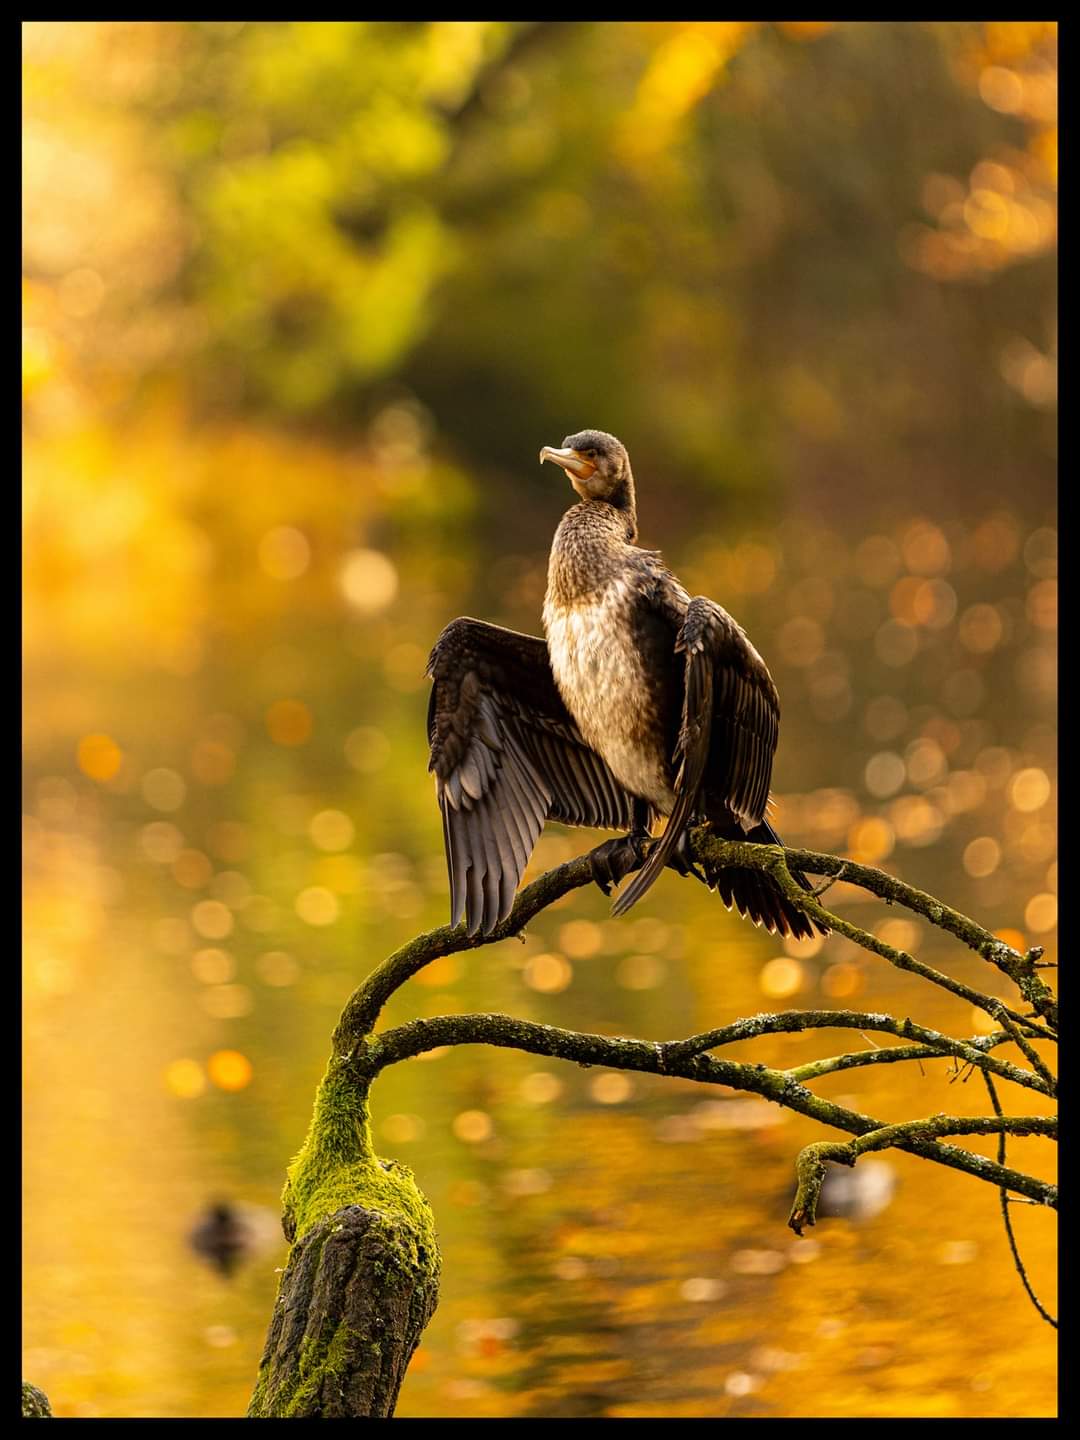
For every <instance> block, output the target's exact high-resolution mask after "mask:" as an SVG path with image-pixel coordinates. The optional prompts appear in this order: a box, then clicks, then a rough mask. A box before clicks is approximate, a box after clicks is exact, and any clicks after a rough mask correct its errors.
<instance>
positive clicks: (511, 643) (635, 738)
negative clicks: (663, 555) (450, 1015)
mask: <svg viewBox="0 0 1080 1440" xmlns="http://www.w3.org/2000/svg"><path fill="white" fill-rule="evenodd" d="M545 460H552V461H554V462H555V464H556V465H560V466H561V467H562V468H563V469H564V470H565V471H566V473H567V475H568V476H569V478H570V483H571V485H572V486H573V487H574V489H575V491H576V492H577V494H578V495H579V496H580V499H579V501H578V503H577V504H576V505H573V506H572V507H571V508H570V509H569V510H568V511H567V512H566V514H565V515H564V516H563V518H562V521H561V523H560V524H559V527H558V529H557V530H556V531H555V539H554V541H553V543H552V547H551V559H550V562H549V565H548V586H547V596H546V598H545V600H544V630H545V633H546V636H547V640H546V642H545V641H544V640H540V639H538V638H536V637H534V636H532V635H520V634H518V633H517V632H516V631H513V630H505V629H503V628H502V627H501V626H498V625H489V624H486V623H485V622H484V621H482V620H473V619H469V618H468V617H463V618H461V619H458V620H453V621H451V623H450V624H449V625H448V626H447V627H446V629H445V630H444V631H443V632H442V634H441V635H440V636H439V638H438V640H437V641H436V642H435V648H434V649H433V650H432V652H431V658H430V660H429V661H428V674H429V675H430V676H431V677H432V679H433V681H434V684H433V686H432V691H431V700H430V704H429V707H428V739H429V741H430V743H431V761H430V765H429V769H431V770H433V771H434V772H435V789H436V794H437V796H438V801H439V808H440V810H441V811H442V817H443V837H444V841H445V845H446V861H447V868H448V870H449V875H450V905H451V920H450V923H451V925H457V924H458V923H459V922H460V920H461V918H462V915H464V917H465V921H466V928H467V932H468V934H470V935H476V934H478V933H482V934H485V935H488V934H490V933H491V932H492V931H493V930H494V929H495V927H496V926H497V925H498V924H500V923H501V922H502V921H503V920H505V919H506V917H507V916H508V915H509V913H510V910H511V907H512V905H513V903H514V894H515V891H516V890H517V887H518V884H519V882H520V880H521V876H522V874H523V873H524V870H525V867H526V865H527V864H528V860H529V856H530V854H531V853H532V850H533V847H534V845H535V844H536V841H537V839H538V837H539V835H540V832H541V830H542V829H543V827H544V822H545V821H546V820H548V819H551V820H559V821H561V822H562V823H563V824H566V825H590V826H596V827H597V828H600V829H612V830H625V831H627V832H628V833H627V835H625V836H624V837H622V838H621V839H617V840H612V841H609V842H608V844H607V845H604V846H601V847H600V848H599V850H598V851H597V852H595V854H594V859H593V874H594V877H595V879H596V881H597V883H598V884H599V885H600V887H601V889H602V890H604V892H605V893H609V892H610V887H611V886H612V885H613V884H615V883H617V882H618V881H619V880H621V879H622V878H623V876H625V875H626V874H627V873H629V871H631V870H633V869H635V868H637V867H641V868H640V869H639V873H638V874H637V875H636V876H635V877H634V879H633V880H632V881H631V882H630V884H629V885H628V886H627V888H626V890H625V891H624V892H623V893H622V894H621V895H620V896H619V898H618V899H617V900H616V902H615V904H614V906H613V910H612V913H613V914H616V915H621V914H623V913H624V912H625V911H627V910H629V908H630V907H631V905H633V904H634V903H635V902H636V901H638V900H640V898H641V897H642V895H644V893H645V891H646V890H648V888H649V887H650V885H652V884H653V882H654V881H655V879H656V877H657V876H658V875H659V873H660V871H661V870H662V869H663V868H664V867H665V866H666V865H671V866H672V867H673V868H674V869H676V870H678V871H679V872H680V873H682V874H690V873H693V874H694V875H696V876H697V877H698V878H699V879H702V880H704V881H705V882H706V883H707V884H708V885H710V887H712V888H714V889H716V890H717V891H719V893H720V895H721V897H722V898H723V900H724V903H725V904H726V905H727V906H728V907H729V908H730V907H731V906H732V905H734V906H735V907H736V908H737V909H738V911H739V913H740V914H741V915H744V916H746V917H748V918H749V919H750V920H752V921H754V923H755V924H758V925H763V926H765V928H766V929H768V930H770V931H772V932H774V933H776V934H779V935H786V936H795V937H800V938H801V937H807V936H810V935H812V934H813V933H814V927H813V926H812V925H811V922H810V920H809V919H808V917H807V916H806V915H804V914H803V913H802V911H800V910H799V909H798V908H797V907H796V906H795V905H793V904H792V903H791V901H789V900H788V899H787V897H786V896H785V895H783V893H782V892H781V891H780V889H779V888H778V887H777V886H776V885H775V884H774V882H773V881H772V879H771V878H770V877H769V876H768V875H765V874H764V873H762V872H760V871H756V870H747V869H735V868H726V869H719V870H715V871H712V872H711V873H709V874H707V875H706V874H704V873H703V872H702V871H701V870H700V869H699V868H698V867H697V866H696V865H695V864H694V863H693V860H692V858H691V855H690V852H689V847H688V843H687V835H688V831H689V829H690V827H691V825H693V824H696V823H698V822H699V821H701V820H708V821H709V822H710V823H711V827H712V829H713V831H714V833H715V834H717V835H719V836H720V837H722V838H724V839H737V840H750V841H755V842H758V843H761V844H768V845H777V844H779V843H780V839H779V836H778V835H777V834H776V832H775V830H773V828H772V826H771V825H770V824H769V822H768V820H767V819H766V814H765V812H766V807H767V805H768V802H769V781H770V777H771V774H772V762H773V754H774V752H775V750H776V741H777V734H778V729H779V720H780V703H779V697H778V696H777V693H776V686H775V685H774V684H773V681H772V677H771V676H770V674H769V671H768V669H767V667H766V665H765V662H764V660H762V658H761V656H760V655H759V654H758V652H757V651H756V650H755V649H754V647H753V645H752V644H751V643H750V641H749V640H748V639H747V637H746V635H745V633H744V632H743V630H742V628H741V627H740V626H739V625H738V624H737V623H736V621H735V620H733V619H732V617H731V616H730V615H729V614H728V613H727V611H726V610H724V609H723V608H722V607H721V606H719V605H717V604H716V603H715V601H713V600H708V599H706V598H705V597H704V596H702V595H698V596H695V597H694V598H693V599H691V597H690V596H689V595H688V594H687V592H686V590H685V589H684V588H683V587H682V585H680V584H679V581H678V580H677V579H676V578H675V576H674V575H673V574H672V573H671V571H670V570H668V569H667V567H666V566H665V565H664V564H663V563H662V561H661V559H660V555H659V552H657V551H655V550H643V549H641V548H640V547H639V546H638V545H637V543H636V541H637V515H636V509H635V499H634V478H633V474H632V472H631V469H630V457H629V456H628V455H627V453H626V449H625V447H624V446H623V445H622V444H621V442H620V441H618V440H616V438H615V436H614V435H608V434H606V433H605V432H604V431H602V430H582V431H581V432H580V433H579V434H577V435H569V436H567V438H566V439H565V440H564V441H563V443H562V446H561V447H560V448H558V449H556V448H553V447H552V446H549V445H545V446H544V448H543V449H542V450H541V451H540V461H541V464H543V462H544V461H545ZM659 815H666V816H668V817H669V818H668V824H667V828H666V830H665V831H664V833H663V835H662V836H661V838H660V839H659V840H658V841H653V840H652V838H651V828H652V825H653V823H654V820H655V819H656V817H657V816H659ZM646 856H647V858H646ZM643 862H644V863H643ZM796 878H797V879H798V881H799V883H800V884H801V885H802V886H804V888H806V889H807V890H809V888H810V886H809V883H808V882H807V881H806V879H805V877H804V876H802V875H797V876H796Z"/></svg>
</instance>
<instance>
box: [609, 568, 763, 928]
mask: <svg viewBox="0 0 1080 1440" xmlns="http://www.w3.org/2000/svg"><path fill="white" fill-rule="evenodd" d="M675 649H676V650H677V651H681V652H682V653H683V655H684V656H685V685H684V690H683V710H682V724H681V727H680V730H679V739H678V744H677V746H676V749H675V757H674V758H675V763H676V765H677V766H678V773H677V774H676V777H675V804H674V806H673V807H672V811H671V816H670V818H669V820H668V824H667V829H666V830H665V831H664V834H663V835H662V836H661V838H660V841H659V843H658V844H657V845H656V846H655V847H654V849H653V851H652V853H651V854H650V855H649V858H648V860H647V861H646V862H645V865H644V867H643V868H642V869H641V870H640V871H639V872H638V873H637V874H636V875H635V876H634V878H633V880H632V881H631V882H630V884H629V885H628V886H627V887H626V889H625V890H624V891H623V893H622V894H621V895H620V896H619V898H618V900H617V901H616V902H615V904H614V906H613V907H612V914H613V915H621V914H623V913H624V912H625V911H627V910H629V909H630V906H631V905H633V904H634V903H635V902H636V901H637V900H640V899H641V897H642V895H644V894H645V892H646V890H648V888H649V886H650V885H652V883H653V881H654V880H655V879H656V877H657V876H658V875H659V874H660V872H661V870H662V869H663V868H664V866H665V865H666V864H667V862H668V860H669V859H670V857H671V852H672V851H673V850H674V849H675V846H676V845H677V844H678V842H679V840H680V838H681V837H682V835H683V834H684V832H685V830H686V828H687V826H688V825H689V824H690V822H691V821H692V820H693V818H694V817H695V816H696V815H700V814H702V813H703V811H704V810H705V808H706V807H705V804H704V801H705V795H707V796H708V802H709V805H708V808H709V810H710V811H713V810H715V809H717V808H720V809H726V810H727V811H729V812H730V814H731V816H732V817H733V818H734V819H736V820H737V821H738V822H739V824H740V825H741V826H742V828H743V829H744V830H746V831H750V830H752V829H753V828H754V827H755V826H756V825H758V824H759V823H760V822H761V821H762V820H763V819H764V818H765V807H766V805H767V804H768V800H769V780H770V777H771V775H772V762H773V755H774V754H775V752H776V740H777V735H778V733H779V726H780V702H779V698H778V696H777V693H776V686H775V685H774V684H773V682H772V678H771V676H770V675H769V672H768V670H767V669H766V667H765V662H764V661H763V660H762V658H761V656H760V655H759V654H758V653H757V651H756V650H755V649H754V647H753V646H752V645H751V644H750V641H749V640H748V639H747V638H746V635H745V634H744V633H743V630H742V628H741V627H740V626H739V625H738V624H737V623H736V622H735V621H734V620H733V619H732V618H731V616H730V615H729V614H728V613H727V611H726V610H724V609H722V608H721V607H720V606H719V605H717V604H716V603H715V602H714V601H712V600H708V599H706V598H705V597H704V596H703V595H699V596H697V597H696V598H695V599H693V600H691V601H690V604H689V606H688V607H687V609H686V612H685V616H684V617H682V624H681V628H680V629H679V632H678V638H677V639H676V641H675ZM703 791H704V792H705V794H703Z"/></svg>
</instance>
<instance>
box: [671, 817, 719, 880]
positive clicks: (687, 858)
mask: <svg viewBox="0 0 1080 1440" xmlns="http://www.w3.org/2000/svg"><path fill="white" fill-rule="evenodd" d="M667 863H668V866H669V867H670V869H672V870H674V871H675V872H676V874H678V875H683V876H686V875H693V876H694V877H695V878H696V879H698V880H700V881H701V882H702V883H703V884H704V885H708V883H709V881H708V877H707V876H706V874H705V872H704V870H702V869H701V868H700V867H699V866H698V865H696V864H695V863H694V856H693V852H692V851H691V849H690V832H689V830H684V831H683V833H682V834H681V835H680V836H679V838H678V840H677V841H676V842H675V849H674V850H673V851H672V852H671V855H670V856H669V857H668V862H667Z"/></svg>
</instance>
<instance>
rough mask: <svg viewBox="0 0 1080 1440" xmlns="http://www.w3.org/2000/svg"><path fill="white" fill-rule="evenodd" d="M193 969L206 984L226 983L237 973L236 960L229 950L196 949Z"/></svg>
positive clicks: (192, 962) (196, 975) (198, 978)
mask: <svg viewBox="0 0 1080 1440" xmlns="http://www.w3.org/2000/svg"><path fill="white" fill-rule="evenodd" d="M191 971H192V974H193V975H194V976H195V978H196V980H201V981H202V983H203V984H204V985H225V984H227V983H228V982H229V981H230V980H231V979H232V978H233V976H234V975H235V974H236V961H235V960H234V959H233V957H232V956H231V955H230V954H229V952H228V951H227V950H217V949H213V948H210V949H206V950H196V951H195V954H194V955H193V956H192V957H191Z"/></svg>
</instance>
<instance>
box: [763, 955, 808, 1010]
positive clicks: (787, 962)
mask: <svg viewBox="0 0 1080 1440" xmlns="http://www.w3.org/2000/svg"><path fill="white" fill-rule="evenodd" d="M805 985H806V970H805V969H804V967H803V966H802V965H801V964H800V963H799V961H798V960H796V959H794V957H793V956H791V955H777V956H776V958H775V959H774V960H769V961H768V962H767V963H766V964H764V965H763V966H762V967H761V973H760V974H759V975H758V986H759V988H760V989H761V993H762V994H763V995H768V996H770V997H771V998H772V999H775V1000H782V999H784V998H785V997H786V996H788V995H797V994H798V993H799V991H800V990H802V989H803V988H804V986H805Z"/></svg>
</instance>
